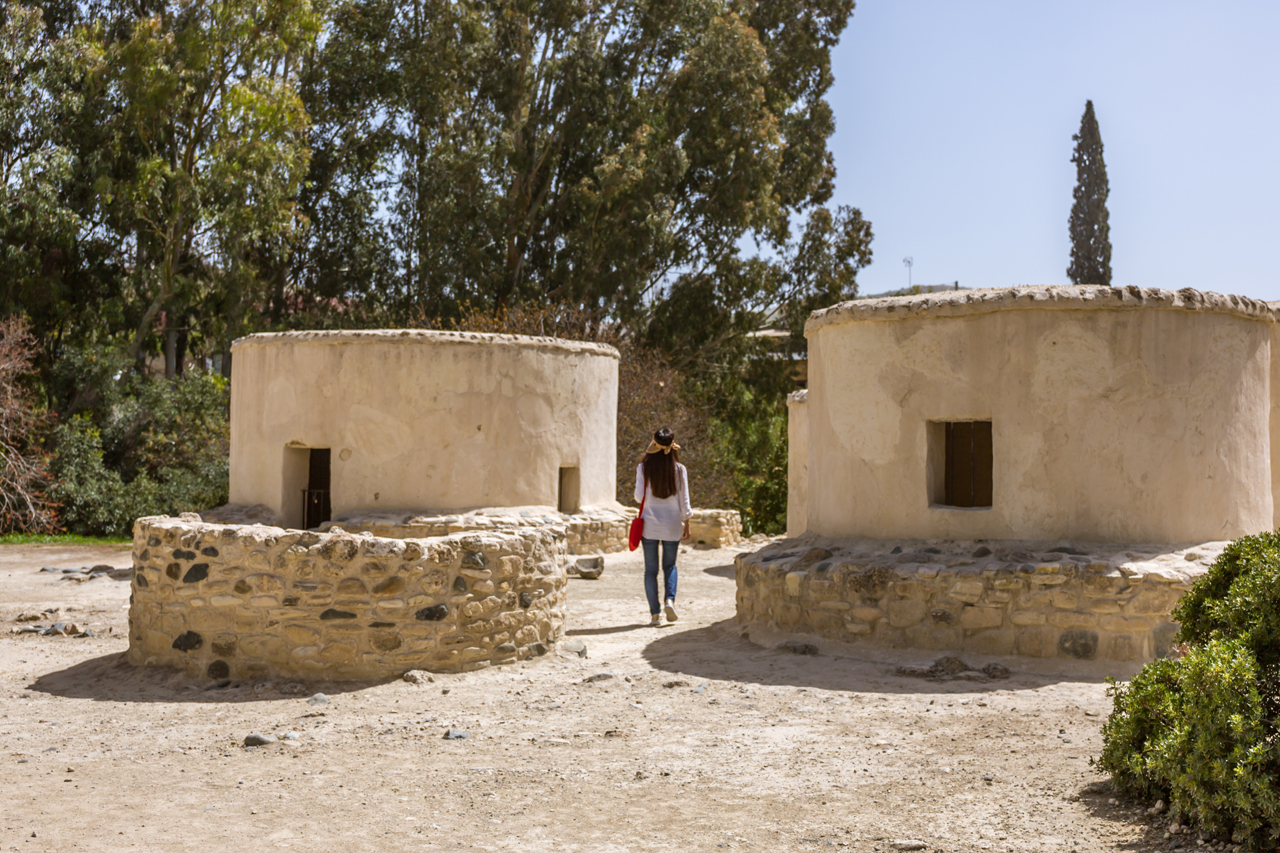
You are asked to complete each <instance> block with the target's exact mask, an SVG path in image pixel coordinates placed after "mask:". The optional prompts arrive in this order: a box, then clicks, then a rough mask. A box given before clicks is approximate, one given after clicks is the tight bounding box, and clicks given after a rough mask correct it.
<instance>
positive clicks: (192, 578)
mask: <svg viewBox="0 0 1280 853" xmlns="http://www.w3.org/2000/svg"><path fill="white" fill-rule="evenodd" d="M207 577H209V564H208V563H196V564H195V565H194V566H192V567H191V568H189V569H187V573H186V574H185V575H183V576H182V582H183V583H197V582H199V581H202V580H204V579H205V578H207Z"/></svg>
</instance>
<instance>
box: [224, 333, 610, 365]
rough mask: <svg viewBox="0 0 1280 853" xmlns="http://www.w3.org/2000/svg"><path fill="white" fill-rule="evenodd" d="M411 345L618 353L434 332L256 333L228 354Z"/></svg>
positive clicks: (602, 347) (592, 346)
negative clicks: (310, 347) (304, 347)
mask: <svg viewBox="0 0 1280 853" xmlns="http://www.w3.org/2000/svg"><path fill="white" fill-rule="evenodd" d="M362 343H377V344H396V345H405V346H410V345H413V344H443V345H456V344H465V345H479V346H496V347H517V348H522V349H533V350H553V351H556V352H561V353H566V354H571V353H581V354H586V355H601V356H606V357H608V358H615V359H616V358H619V355H618V350H617V349H615V348H614V347H612V346H610V345H609V344H600V343H594V342H592V341H570V340H565V339H563V338H544V337H534V336H530V335H496V334H490V333H487V332H446V331H441V330H438V329H356V330H347V331H299V332H259V333H257V334H253V335H246V336H244V337H243V338H237V339H236V340H235V341H234V342H233V343H232V344H231V352H232V353H235V352H236V351H237V350H243V349H255V348H261V347H273V346H285V345H289V344H311V345H317V346H335V345H342V344H362Z"/></svg>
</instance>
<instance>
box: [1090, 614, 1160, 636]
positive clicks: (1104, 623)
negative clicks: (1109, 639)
mask: <svg viewBox="0 0 1280 853" xmlns="http://www.w3.org/2000/svg"><path fill="white" fill-rule="evenodd" d="M1098 627H1099V628H1101V629H1102V630H1104V631H1118V632H1121V633H1125V634H1132V633H1139V632H1142V631H1147V630H1150V628H1151V620H1149V619H1142V618H1139V617H1136V616H1110V615H1108V616H1103V617H1101V618H1100V619H1099V620H1098Z"/></svg>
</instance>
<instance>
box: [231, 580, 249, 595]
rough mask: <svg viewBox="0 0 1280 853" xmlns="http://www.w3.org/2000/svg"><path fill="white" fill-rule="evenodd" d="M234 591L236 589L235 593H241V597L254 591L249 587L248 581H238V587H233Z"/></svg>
mask: <svg viewBox="0 0 1280 853" xmlns="http://www.w3.org/2000/svg"><path fill="white" fill-rule="evenodd" d="M233 589H235V591H236V592H238V593H240V594H241V595H244V594H245V593H247V592H249V591H250V590H251V589H252V587H250V586H249V584H248V582H247V581H243V580H238V581H236V585H235V586H234V587H233Z"/></svg>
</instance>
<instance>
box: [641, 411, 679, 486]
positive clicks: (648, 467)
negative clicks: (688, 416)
mask: <svg viewBox="0 0 1280 853" xmlns="http://www.w3.org/2000/svg"><path fill="white" fill-rule="evenodd" d="M653 440H654V441H656V442H657V443H658V444H661V445H662V446H663V447H670V446H671V442H673V441H675V436H674V435H672V434H671V430H669V429H667V428H666V427H663V428H662V429H660V430H658V431H657V432H655V433H654V434H653ZM679 461H680V451H679V450H672V451H671V452H670V453H663V452H661V451H659V452H657V453H646V454H645V455H644V476H645V479H646V480H648V481H649V490H650V491H652V492H653V496H654V497H655V498H669V497H671V496H672V495H674V494H675V493H676V463H677V462H679Z"/></svg>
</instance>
